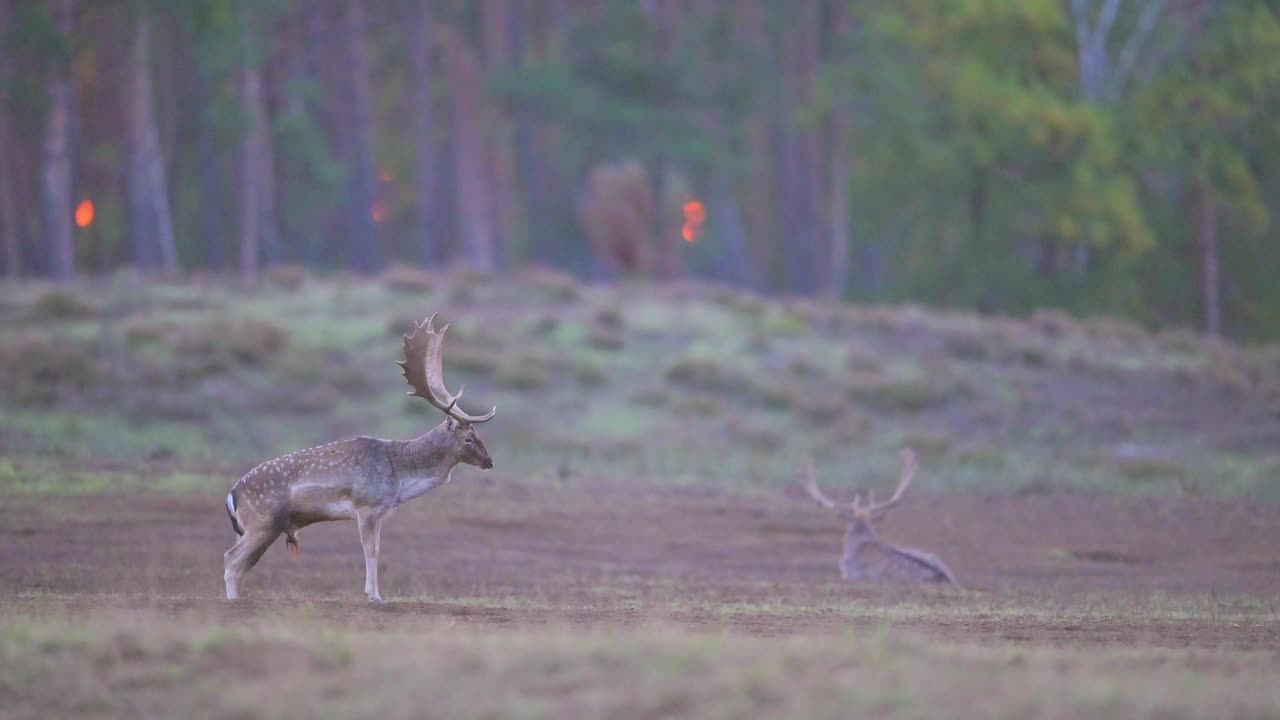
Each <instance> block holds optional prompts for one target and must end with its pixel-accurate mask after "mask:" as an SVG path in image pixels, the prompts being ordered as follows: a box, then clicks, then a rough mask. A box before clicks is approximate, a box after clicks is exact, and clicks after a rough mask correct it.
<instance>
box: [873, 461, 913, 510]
mask: <svg viewBox="0 0 1280 720" xmlns="http://www.w3.org/2000/svg"><path fill="white" fill-rule="evenodd" d="M898 456H899V458H900V459H901V466H902V469H901V471H900V475H899V477H898V487H897V488H895V489H894V491H893V496H892V497H890V498H889V499H888V500H885V501H884V502H882V503H880V504H878V505H877V504H875V503H872V504H871V506H870V507H871V510H872V512H875V513H883V512H884V511H885V510H888V509H889V508H891V507H893V506H894V505H896V504H897V503H898V501H899V500H901V499H902V494H903V493H905V492H906V491H907V488H908V487H910V485H911V481H912V480H914V479H915V476H916V470H917V469H919V467H920V465H919V463H918V462H917V461H916V451H915V450H913V449H911V448H909V447H908V448H903V449H902V452H900V453H898Z"/></svg>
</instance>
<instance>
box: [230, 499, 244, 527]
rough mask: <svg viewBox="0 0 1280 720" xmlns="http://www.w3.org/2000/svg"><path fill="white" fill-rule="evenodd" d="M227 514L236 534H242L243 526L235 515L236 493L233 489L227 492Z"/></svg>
mask: <svg viewBox="0 0 1280 720" xmlns="http://www.w3.org/2000/svg"><path fill="white" fill-rule="evenodd" d="M227 516H228V517H230V518H231V529H232V530H235V531H236V534H237V535H244V527H243V526H242V525H240V518H237V517H236V494H235V491H234V490H233V491H231V492H229V493H227Z"/></svg>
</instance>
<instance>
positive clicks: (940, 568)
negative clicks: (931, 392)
mask: <svg viewBox="0 0 1280 720" xmlns="http://www.w3.org/2000/svg"><path fill="white" fill-rule="evenodd" d="M901 458H902V474H901V477H899V479H898V487H897V489H896V490H894V491H893V497H891V498H889V499H888V500H886V501H884V502H882V503H877V502H876V501H875V497H874V496H873V495H872V494H871V493H866V494H865V495H864V493H863V492H862V491H861V490H859V491H858V492H857V494H856V495H854V499H853V502H851V503H848V504H844V503H838V502H836V501H834V500H832V499H831V498H829V497H827V496H826V495H825V494H823V492H822V491H821V490H819V489H818V483H817V480H815V479H814V472H813V462H812V461H811V460H806V461H805V464H804V473H805V478H804V488H805V490H808V491H809V494H810V495H812V496H813V499H814V500H817V501H818V503H819V504H820V505H822V506H823V507H825V508H827V509H828V510H834V511H836V514H837V515H839V516H840V517H841V519H843V520H844V521H845V522H847V523H849V527H848V529H846V530H845V532H844V556H843V557H841V558H840V575H841V577H843V578H844V579H846V580H870V581H873V582H885V583H926V582H947V583H952V584H955V582H956V578H955V575H952V574H951V570H950V569H948V568H947V566H946V565H944V564H943V563H942V561H941V560H939V559H938V558H936V557H934V556H933V555H930V554H929V553H926V552H922V551H920V550H915V549H912V548H908V547H901V546H899V545H893V544H890V543H887V542H885V541H883V540H881V539H880V538H879V537H877V536H876V531H875V529H874V528H873V527H872V526H871V524H872V523H873V522H876V521H877V520H880V519H881V518H883V517H884V516H885V514H887V513H888V511H889V508H891V507H893V506H894V505H896V504H897V503H898V501H899V500H901V499H902V494H903V493H904V492H906V490H907V487H908V486H909V485H911V480H912V479H913V478H915V475H916V469H917V468H918V467H919V465H918V464H917V462H916V454H915V451H913V450H912V449H911V448H907V449H904V450H903V451H902V453H901Z"/></svg>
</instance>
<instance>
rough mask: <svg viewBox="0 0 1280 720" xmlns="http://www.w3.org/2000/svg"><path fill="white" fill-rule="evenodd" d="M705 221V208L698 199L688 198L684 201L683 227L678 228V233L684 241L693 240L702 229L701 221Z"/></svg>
mask: <svg viewBox="0 0 1280 720" xmlns="http://www.w3.org/2000/svg"><path fill="white" fill-rule="evenodd" d="M706 221H707V208H706V206H705V205H703V204H702V203H701V202H700V201H699V200H696V199H694V198H688V199H686V200H685V201H684V227H683V228H681V229H680V235H681V237H683V238H684V239H685V242H693V241H694V240H697V239H698V233H699V232H701V231H702V223H704V222H706Z"/></svg>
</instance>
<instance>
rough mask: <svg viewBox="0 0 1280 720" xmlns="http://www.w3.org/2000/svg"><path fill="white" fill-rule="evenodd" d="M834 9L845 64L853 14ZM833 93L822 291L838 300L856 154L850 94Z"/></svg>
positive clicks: (844, 278) (844, 283) (838, 55)
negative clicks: (846, 46)
mask: <svg viewBox="0 0 1280 720" xmlns="http://www.w3.org/2000/svg"><path fill="white" fill-rule="evenodd" d="M832 12H833V13H834V15H833V17H831V18H830V21H831V25H832V27H834V29H835V33H834V34H835V38H834V43H835V47H836V48H837V50H836V51H835V52H833V53H832V59H833V61H834V62H835V63H838V64H841V65H843V64H845V63H848V62H849V58H848V53H846V52H843V49H844V48H843V45H842V44H841V43H843V42H845V41H846V39H847V38H848V37H849V36H850V35H851V34H852V31H853V28H852V22H853V18H852V15H851V13H850V12H849V9H848V8H846V7H844V6H843V5H842V4H841V3H836V4H835V5H834V6H833V8H832ZM834 93H835V97H834V98H833V99H832V107H831V123H830V127H829V133H830V140H831V142H830V147H829V150H830V152H829V153H828V155H829V156H830V158H829V160H828V162H829V163H830V172H831V175H830V178H829V182H828V188H827V189H828V190H829V192H830V196H829V198H828V200H827V212H828V213H829V214H828V218H827V231H828V233H829V241H828V256H827V273H826V277H825V278H824V283H823V290H824V293H823V294H824V295H825V296H826V298H827V299H829V300H836V301H839V300H842V299H844V296H845V293H846V292H847V290H848V282H849V244H850V242H851V241H852V237H851V233H850V230H849V220H850V218H849V200H850V198H849V189H850V188H849V182H850V169H849V165H850V163H851V162H852V161H853V158H852V157H850V153H851V148H850V147H849V141H850V136H851V134H852V132H853V128H852V123H851V121H850V117H849V116H850V109H849V106H848V103H849V102H850V101H851V98H849V97H847V95H846V93H845V91H844V89H843V88H842V87H840V85H839V84H838V83H837V86H836V88H835V89H834Z"/></svg>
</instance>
